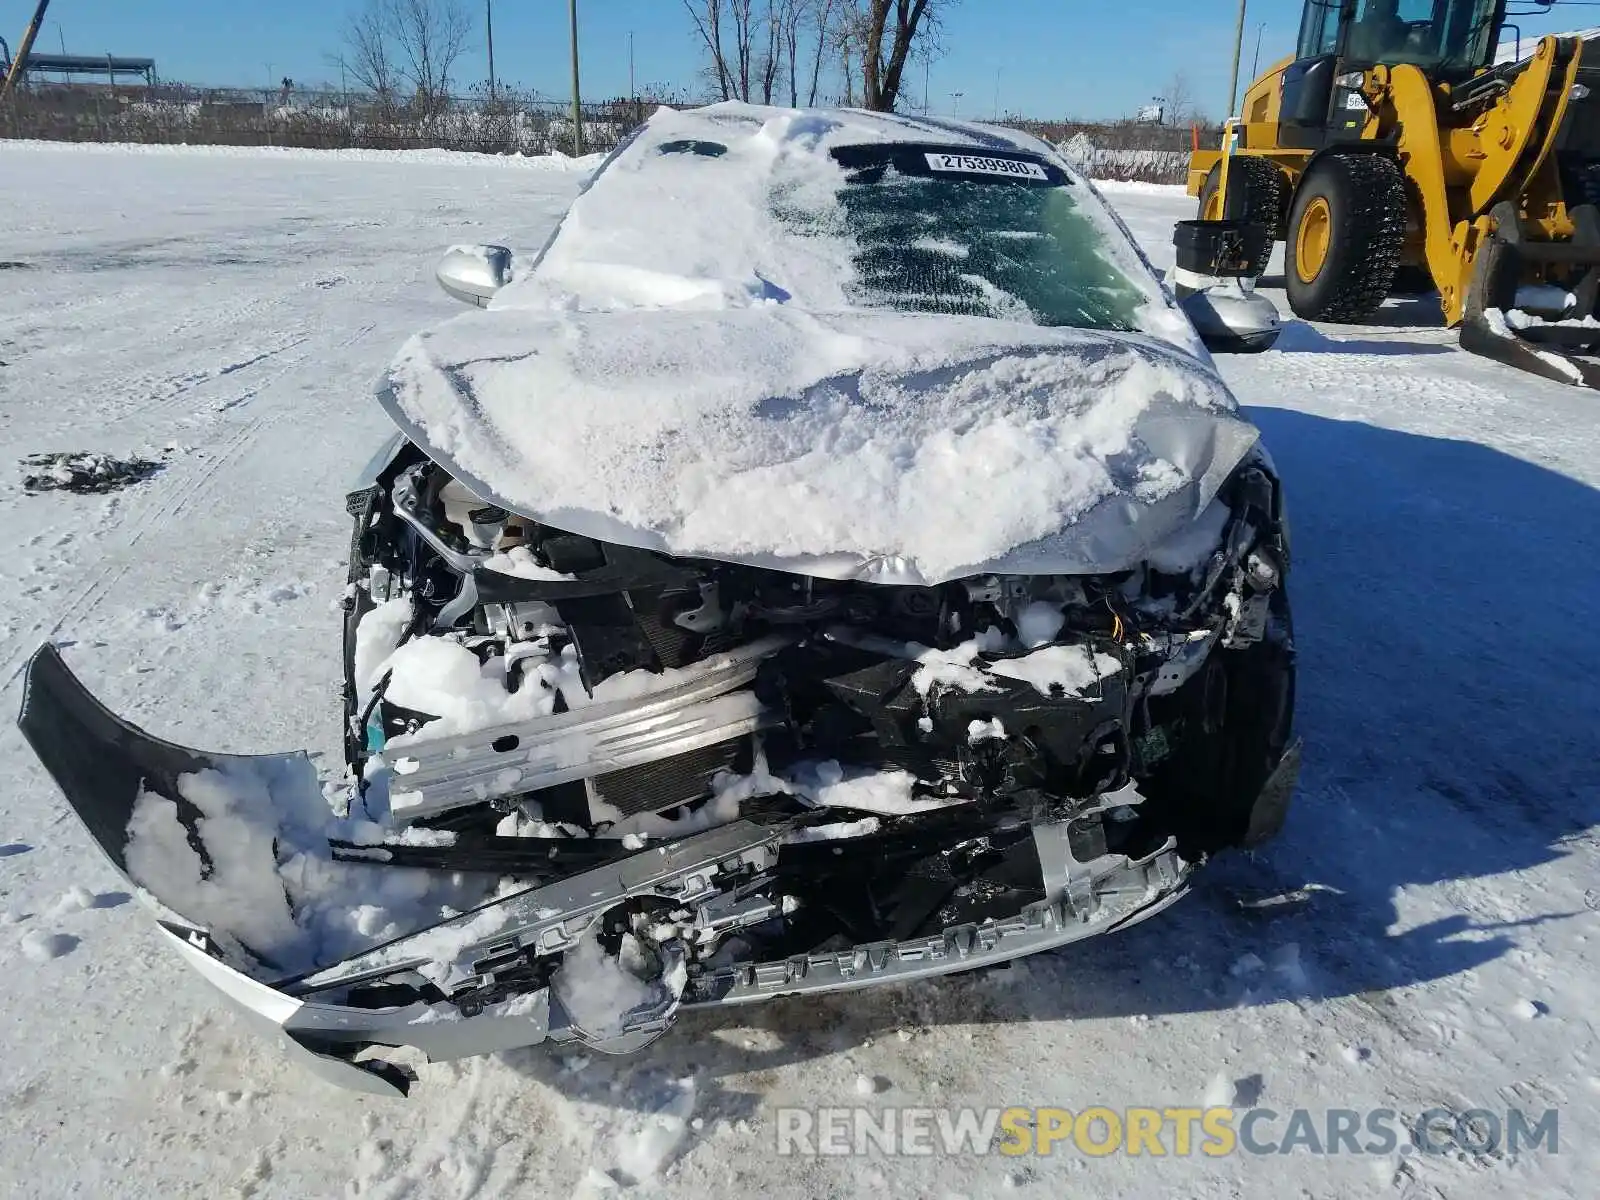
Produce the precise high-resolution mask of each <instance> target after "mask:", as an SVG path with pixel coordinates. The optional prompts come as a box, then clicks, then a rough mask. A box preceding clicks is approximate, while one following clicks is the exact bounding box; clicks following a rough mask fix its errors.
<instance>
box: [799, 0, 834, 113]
mask: <svg viewBox="0 0 1600 1200" xmlns="http://www.w3.org/2000/svg"><path fill="white" fill-rule="evenodd" d="M806 7H807V8H808V9H809V12H810V15H811V26H812V33H813V35H814V36H815V37H816V45H815V47H814V53H813V55H812V58H811V90H810V92H809V93H808V98H807V100H806V105H807V107H810V108H815V107H816V104H817V90H818V86H819V85H820V84H821V82H822V56H823V55H824V54H825V53H826V52H827V49H828V43H829V42H831V41H833V40H834V36H835V30H836V29H837V27H838V24H839V15H840V0H809V3H808V4H807V5H806Z"/></svg>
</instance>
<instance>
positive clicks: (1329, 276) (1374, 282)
mask: <svg viewBox="0 0 1600 1200" xmlns="http://www.w3.org/2000/svg"><path fill="white" fill-rule="evenodd" d="M1405 233H1406V190H1405V180H1404V177H1403V176H1402V175H1401V174H1400V168H1399V166H1397V165H1396V164H1395V163H1394V161H1393V160H1392V159H1389V158H1386V157H1384V156H1383V155H1382V154H1373V153H1361V154H1331V155H1329V156H1328V157H1326V158H1323V159H1321V160H1320V161H1318V162H1317V164H1316V165H1315V166H1313V167H1312V169H1311V171H1310V172H1309V173H1308V174H1307V175H1306V178H1305V179H1304V180H1303V181H1302V182H1301V184H1300V188H1299V190H1298V191H1297V192H1296V193H1295V198H1294V207H1293V208H1292V210H1291V211H1290V213H1289V229H1288V236H1287V239H1286V245H1285V249H1284V263H1283V277H1284V284H1285V287H1286V290H1287V291H1288V293H1289V306H1290V307H1291V308H1292V309H1294V313H1295V316H1297V317H1301V318H1303V319H1305V320H1308V321H1332V322H1336V323H1357V322H1360V321H1364V320H1366V319H1367V318H1368V317H1370V316H1371V315H1372V314H1373V313H1374V312H1376V311H1377V310H1378V307H1379V306H1380V305H1381V304H1382V303H1383V302H1384V300H1385V298H1387V297H1388V295H1389V292H1390V290H1391V289H1392V288H1393V287H1394V282H1395V276H1396V274H1397V273H1398V271H1399V269H1400V253H1401V249H1402V246H1403V243H1404V241H1405Z"/></svg>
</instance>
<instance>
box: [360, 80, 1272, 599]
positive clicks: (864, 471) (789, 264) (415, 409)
mask: <svg viewBox="0 0 1600 1200" xmlns="http://www.w3.org/2000/svg"><path fill="white" fill-rule="evenodd" d="M862 146H868V147H871V146H888V147H896V146H904V147H914V148H916V151H915V153H916V154H917V155H921V154H922V149H923V148H924V147H949V148H953V149H955V150H958V151H959V150H961V149H963V148H970V150H971V152H972V154H973V156H974V157H977V158H983V159H985V160H986V161H985V162H984V163H980V164H978V165H977V166H976V168H975V169H976V170H977V171H978V172H979V173H980V174H981V173H983V172H985V171H987V172H990V173H994V174H998V173H1000V172H1002V171H1006V170H1013V169H1015V168H1014V167H1010V166H1007V165H1005V164H1000V165H996V164H995V163H994V162H992V161H989V160H992V158H993V156H996V155H999V156H1002V157H1009V158H1011V159H1014V160H1019V161H1021V160H1026V161H1028V162H1032V163H1034V164H1035V168H1036V169H1037V170H1040V171H1042V172H1044V173H1043V174H1042V175H1041V176H1034V177H1033V181H1032V182H1029V183H1026V184H1025V185H1024V186H1023V187H1022V188H995V189H994V190H993V191H992V192H991V191H990V190H988V189H987V188H983V187H978V186H972V187H945V188H941V189H938V190H937V194H938V195H939V196H941V197H942V198H943V199H944V200H946V201H949V202H950V203H951V204H958V203H969V204H970V205H971V206H972V208H971V210H970V211H969V212H968V213H967V214H966V217H965V226H964V229H963V230H958V232H963V233H965V234H966V235H968V236H970V237H971V238H983V237H988V236H989V235H990V234H991V233H993V232H995V226H994V222H993V220H992V219H991V217H990V215H989V204H990V199H991V197H993V198H994V200H995V202H996V203H1000V204H1002V205H1003V204H1004V203H1005V202H1006V200H1007V198H1008V197H1009V198H1010V199H1011V200H1014V201H1016V202H1017V204H1018V205H1020V206H1021V207H1022V208H1023V209H1025V210H1026V212H1027V213H1028V214H1031V217H1030V219H1036V220H1037V222H1038V225H1037V227H1036V228H1035V229H1033V230H1031V231H1030V230H1028V229H1014V228H1012V226H1011V225H1005V224H1004V223H1002V227H1001V228H999V230H998V233H999V235H1000V236H1002V237H1004V236H1012V235H1014V234H1015V235H1019V236H1023V237H1027V238H1033V239H1036V244H1037V245H1041V246H1043V247H1044V249H1043V251H1041V253H1044V254H1045V255H1046V257H1047V258H1048V257H1050V256H1051V255H1054V254H1056V253H1057V250H1058V249H1060V247H1058V245H1057V243H1058V242H1062V241H1070V242H1071V243H1072V244H1071V245H1070V246H1066V247H1065V249H1063V250H1061V254H1062V255H1063V256H1064V257H1063V258H1062V261H1061V262H1060V263H1059V264H1058V263H1055V262H1054V261H1052V262H1050V263H1047V264H1046V265H1045V266H1044V267H1043V268H1041V269H1040V271H1039V276H1040V277H1041V278H1042V279H1043V280H1044V282H1045V284H1049V285H1052V286H1054V285H1053V283H1052V281H1059V280H1063V279H1064V280H1066V281H1067V282H1066V284H1065V285H1062V286H1055V287H1054V291H1053V292H1052V291H1051V287H1050V286H1042V285H1041V287H1040V288H1039V292H1040V294H1041V295H1042V296H1044V297H1045V299H1043V300H1041V301H1039V302H1040V303H1059V304H1062V305H1065V311H1066V314H1067V316H1068V317H1069V318H1070V317H1071V316H1072V315H1073V313H1074V312H1075V311H1076V310H1074V309H1073V308H1072V305H1073V303H1075V300H1074V297H1075V296H1077V295H1078V293H1080V292H1081V293H1084V297H1083V299H1084V304H1085V305H1086V307H1085V309H1084V311H1085V312H1086V313H1087V314H1088V315H1089V316H1090V317H1091V318H1093V319H1089V320H1085V321H1084V322H1083V325H1084V326H1085V327H1077V325H1076V323H1075V322H1074V321H1073V320H1070V319H1066V320H1052V321H1039V320H1035V319H1034V314H1033V312H1032V311H1031V309H1032V302H1029V303H1027V304H1023V303H1021V302H1019V301H1018V300H1017V298H1016V297H1015V296H1012V295H1008V294H1005V289H1004V288H1000V287H996V286H992V285H990V284H989V281H987V280H982V279H979V280H977V282H976V283H975V284H974V285H973V288H972V289H971V290H972V291H974V292H975V293H976V294H977V295H978V296H979V302H978V303H976V304H975V305H972V306H968V307H966V308H962V307H956V308H955V309H954V310H953V311H952V310H951V309H949V308H938V307H935V308H933V309H931V310H930V309H929V308H926V307H920V306H919V305H920V304H922V302H923V301H924V300H925V299H926V297H924V296H919V295H916V294H910V295H907V293H915V292H916V291H917V287H918V278H917V277H916V276H915V273H914V272H911V273H902V274H901V275H899V276H894V278H895V284H894V286H895V287H897V288H899V289H900V290H899V291H898V292H896V293H895V294H893V295H891V296H890V297H889V299H888V302H885V303H871V302H867V303H863V302H862V296H861V290H860V287H859V284H860V280H861V277H862V275H864V274H865V273H867V271H868V269H877V268H879V267H882V266H883V263H884V260H883V258H881V257H880V258H878V259H873V260H870V261H867V265H866V266H865V267H864V266H863V265H862V264H863V261H864V260H865V255H864V254H863V247H862V244H861V241H860V240H858V238H857V236H856V234H857V232H858V230H857V229H856V228H854V227H852V226H851V225H850V224H849V223H848V222H838V221H832V220H831V217H832V215H833V214H834V210H836V209H840V208H843V207H844V203H843V201H842V200H841V198H840V196H841V192H842V191H843V190H844V189H845V188H846V186H847V185H850V180H849V177H848V173H847V171H846V169H845V168H844V167H843V166H841V164H840V162H839V161H837V160H836V159H835V158H834V157H833V153H832V152H833V151H834V150H836V149H839V148H844V147H862ZM908 153H910V152H908ZM846 157H848V155H847V156H846ZM857 157H859V154H858V155H857ZM869 157H870V155H869ZM905 161H906V163H907V165H909V166H910V167H911V168H913V170H914V169H915V168H916V167H917V166H918V164H917V163H916V161H915V158H912V159H908V160H905ZM1041 164H1042V165H1041ZM1046 166H1047V168H1048V169H1047V170H1046V169H1045V168H1046ZM900 167H901V160H896V164H895V172H894V178H895V182H896V186H900V185H901V184H904V185H905V186H906V187H908V188H909V187H913V186H914V185H915V184H917V183H919V182H920V181H917V180H914V179H911V177H907V176H902V175H901V173H900ZM927 169H929V170H930V171H931V170H934V169H935V168H933V167H932V166H931V164H930V165H929V167H928V168H927ZM930 178H931V176H930ZM908 180H910V181H909V182H908ZM1013 182H1014V181H1013ZM1036 185H1040V186H1036ZM852 186H853V185H852ZM864 186H873V185H870V184H869V185H864ZM1030 189H1031V190H1030ZM1025 193H1026V194H1025ZM962 197H965V199H964V200H963V199H962ZM855 199H857V200H859V199H860V197H859V196H857V197H855ZM1029 206H1031V207H1029ZM938 211H939V210H935V211H934V213H933V217H934V218H937V216H938ZM819 214H820V219H817V218H818V216H819ZM927 215H928V213H927V211H926V210H925V209H923V208H918V207H916V206H915V204H913V205H912V207H911V209H910V217H911V219H912V220H913V221H916V220H921V219H923V218H924V217H925V216H927ZM890 217H891V223H890V225H889V227H888V232H887V234H884V235H883V236H884V237H885V238H886V239H887V240H886V241H885V243H884V247H883V248H884V250H885V252H886V253H887V255H888V259H889V261H888V266H887V268H885V269H886V270H887V271H888V273H889V274H890V275H894V271H895V269H896V265H897V259H898V257H899V251H900V249H901V248H902V247H903V246H906V245H914V244H915V243H916V242H917V241H919V240H922V239H918V238H915V237H906V238H903V239H902V238H899V237H898V235H897V232H896V229H897V227H896V226H894V225H893V224H892V222H893V220H898V219H899V214H898V213H891V215H890ZM1060 228H1068V229H1069V231H1070V235H1069V236H1067V237H1065V238H1062V237H1058V236H1057V230H1058V229H1060ZM927 240H929V242H930V247H929V248H927V249H925V250H924V252H923V257H922V258H921V259H918V260H917V261H918V262H919V263H921V264H922V265H923V266H927V264H929V263H930V262H933V259H930V258H929V257H928V256H929V255H933V256H934V257H935V258H937V256H939V255H947V256H948V258H949V259H950V260H951V261H956V262H957V263H958V265H957V266H956V267H955V268H948V267H945V268H939V267H938V266H937V264H936V263H935V265H934V266H933V267H929V268H928V270H930V271H934V272H935V273H938V272H939V271H941V270H942V272H943V273H942V274H941V275H940V276H939V278H940V280H941V281H942V282H943V283H946V284H948V282H949V281H950V280H951V279H954V280H956V281H957V286H958V287H959V284H960V281H963V280H968V279H970V278H972V277H971V276H969V275H967V274H965V273H964V272H965V271H966V268H965V267H964V266H961V265H959V264H960V261H961V260H964V257H965V253H966V247H964V246H959V245H958V246H954V247H949V246H947V245H946V244H945V243H946V242H948V240H949V239H948V238H946V239H943V240H941V239H937V238H933V239H927ZM985 253H986V254H989V253H990V252H989V250H988V249H987V248H986V249H985ZM990 257H991V259H994V260H996V261H998V259H999V258H1000V257H1003V256H1002V255H1000V254H999V253H998V252H995V253H993V254H990ZM1010 257H1011V258H1012V259H1013V260H1015V261H1022V260H1025V259H1027V256H1026V255H1025V254H1023V255H1011V256H1010ZM1030 261H1031V260H1030ZM919 269H920V268H919ZM1008 269H1009V268H1008ZM1030 278H1031V277H1030ZM1083 281H1088V282H1087V283H1086V284H1085V283H1084V282H1083ZM1022 286H1024V288H1025V287H1026V286H1031V284H1030V282H1029V279H1024V280H1022ZM933 290H936V289H933ZM996 294H999V295H998V298H996ZM934 299H935V300H936V301H938V302H940V303H942V302H943V298H942V297H940V296H936V297H934ZM901 300H906V301H908V303H898V302H897V301H901ZM869 301H870V297H869ZM991 301H992V304H991V303H990V302H991ZM963 303H965V300H963ZM990 309H992V311H990ZM381 399H382V400H383V403H384V405H385V407H386V408H387V410H388V411H389V413H390V415H391V416H392V417H393V418H394V420H395V421H396V423H397V424H398V425H399V427H400V428H401V430H402V431H403V432H404V433H405V434H406V436H408V437H409V438H411V439H412V441H414V442H416V443H417V444H418V445H419V446H420V447H421V448H422V449H423V450H424V451H425V452H426V453H427V454H428V455H429V456H430V457H432V458H433V459H434V460H435V461H436V462H439V463H440V464H441V465H443V466H444V467H445V468H446V469H447V470H449V471H450V472H451V473H452V474H453V475H455V476H456V478H458V479H460V480H461V481H462V482H463V483H464V484H465V485H466V486H468V487H469V488H471V489H472V490H473V492H474V493H476V494H477V495H479V496H480V497H482V498H483V499H484V500H486V501H489V502H492V503H495V504H499V505H501V506H503V507H505V508H507V509H510V510H512V511H514V512H518V513H521V514H523V515H525V516H528V517H530V518H533V519H535V520H539V521H542V522H544V523H546V524H549V525H552V526H554V527H556V528H559V529H564V530H567V531H568V532H572V533H578V534H583V535H586V536H589V537H594V538H599V539H601V540H604V541H610V542H617V543H622V544H627V545H633V546H639V547H642V548H645V549H650V550H656V551H660V552H663V553H667V554H676V555H686V556H697V557H704V558H714V559H723V560H725V561H730V562H741V563H747V564H750V565H755V566H764V567H773V568H777V569H782V570H789V571H794V572H797V573H801V574H809V575H816V576H823V577H829V578H854V579H864V580H872V581H876V582H881V583H894V584H932V583H938V582H941V581H944V580H948V579H953V578H958V577H960V576H962V575H967V574H977V573H980V572H984V571H991V570H992V571H1009V572H1016V573H1025V572H1026V573H1095V572H1105V571H1114V570H1122V569H1126V568H1127V567H1130V566H1132V565H1134V564H1136V563H1138V562H1140V561H1144V559H1145V557H1146V556H1147V555H1148V554H1149V553H1150V552H1151V551H1152V550H1153V549H1154V548H1155V547H1156V546H1157V545H1158V544H1159V543H1161V542H1162V541H1163V539H1166V538H1169V537H1172V536H1176V535H1177V534H1179V533H1180V532H1181V531H1182V530H1183V529H1185V528H1186V527H1187V526H1188V525H1189V524H1190V523H1191V522H1193V520H1194V519H1195V518H1196V517H1197V516H1198V515H1199V514H1200V513H1201V512H1202V511H1203V510H1204V509H1205V508H1206V506H1207V505H1208V504H1209V503H1210V502H1211V500H1212V498H1213V497H1214V495H1215V493H1216V490H1217V488H1218V487H1219V486H1220V485H1221V483H1222V482H1223V480H1224V479H1225V478H1226V476H1227V474H1228V473H1229V472H1230V471H1231V470H1232V469H1233V467H1234V466H1236V465H1237V464H1238V462H1239V461H1240V460H1241V459H1242V458H1243V456H1244V455H1245V454H1246V453H1248V452H1249V450H1250V448H1251V447H1252V446H1253V445H1254V443H1255V440H1256V432H1255V430H1254V428H1253V427H1252V426H1251V425H1250V424H1249V423H1248V422H1247V421H1245V420H1244V419H1243V418H1241V417H1240V416H1239V414H1238V411H1237V406H1236V405H1235V403H1234V401H1233V399H1232V397H1231V396H1230V395H1229V393H1228V391H1227V389H1226V387H1225V386H1224V385H1223V383H1222V382H1221V380H1220V379H1219V378H1218V376H1217V374H1216V372H1215V369H1214V367H1213V366H1212V365H1211V363H1210V360H1209V357H1208V356H1207V355H1206V353H1205V351H1204V349H1203V348H1202V347H1201V346H1200V343H1199V341H1198V339H1197V338H1196V336H1195V333H1194V330H1193V328H1192V327H1191V326H1190V325H1189V323H1188V321H1187V320H1186V319H1185V318H1184V317H1183V315H1182V313H1181V311H1180V310H1178V309H1177V308H1176V306H1175V305H1174V304H1173V302H1172V300H1171V298H1170V296H1169V295H1168V293H1167V292H1166V291H1165V289H1164V288H1163V287H1162V286H1161V284H1160V282H1159V281H1158V280H1157V279H1156V277H1155V275H1154V273H1153V272H1152V271H1151V270H1150V268H1149V266H1148V264H1147V263H1146V262H1145V260H1144V259H1143V257H1142V256H1141V255H1140V253H1139V252H1138V251H1137V250H1136V249H1135V247H1134V245H1133V242H1132V239H1131V238H1130V237H1129V236H1128V235H1127V232H1126V230H1125V229H1124V228H1123V227H1122V226H1121V225H1120V223H1119V222H1118V221H1117V220H1116V218H1115V217H1113V216H1112V215H1111V213H1110V211H1109V209H1108V208H1107V207H1106V206H1105V205H1104V203H1103V202H1102V201H1101V199H1100V197H1099V195H1098V194H1097V193H1096V192H1095V191H1094V190H1093V188H1092V187H1091V186H1090V185H1089V184H1088V183H1087V182H1086V181H1085V180H1083V179H1082V178H1081V177H1080V176H1078V175H1077V174H1076V173H1075V172H1073V171H1072V170H1071V168H1070V167H1068V166H1067V164H1065V163H1064V162H1062V161H1061V160H1060V159H1059V158H1058V157H1057V156H1056V155H1055V154H1054V152H1053V151H1051V150H1050V148H1049V147H1048V146H1046V145H1044V144H1043V143H1042V142H1039V141H1037V140H1036V139H1034V138H1031V137H1029V136H1027V135H1024V134H1018V133H1012V132H1009V131H1002V130H992V129H989V128H987V127H984V126H978V125H967V124H957V123H952V122H945V121H936V120H928V119H924V118H918V117H903V116H890V115H881V114H874V113H860V112H854V111H843V112H840V111H831V110H830V111H809V110H808V111H800V110H787V109H772V108H759V107H754V106H749V105H742V104H721V105H714V106H711V107H709V108H705V109H699V110H695V111H691V112H676V111H672V110H661V111H659V112H657V113H656V114H655V115H654V116H653V117H652V118H651V119H650V120H649V121H648V122H647V123H646V125H645V126H644V128H643V129H642V130H641V131H640V132H639V133H638V134H637V135H636V136H635V137H634V138H633V139H632V140H631V141H630V142H629V143H628V144H627V145H626V146H625V147H623V148H622V149H621V150H619V151H618V153H617V154H615V155H613V156H612V157H611V158H609V159H608V160H607V162H606V163H605V165H604V166H603V168H602V169H601V171H600V172H599V173H598V174H597V176H596V177H595V179H594V180H593V181H592V182H591V184H590V186H588V187H587V188H586V190H585V191H584V192H583V194H581V195H580V196H579V197H578V199H577V200H576V201H575V203H574V204H573V206H572V208H571V209H570V210H569V211H568V213H567V215H566V217H565V218H564V219H563V221H562V223H561V225H560V227H559V229H558V230H557V232H556V234H555V235H554V236H553V237H552V239H551V240H550V241H549V242H548V243H547V244H546V246H545V248H544V250H543V252H542V254H541V255H540V256H539V258H538V260H537V264H536V265H535V266H533V267H532V268H531V269H530V268H529V267H528V266H526V265H524V264H523V263H521V262H519V265H518V268H517V270H516V278H515V279H514V281H513V282H512V283H510V284H508V285H507V286H506V287H504V288H502V289H501V290H500V292H498V293H497V294H496V295H495V297H494V299H493V300H492V301H491V302H490V304H489V306H488V308H487V309H485V310H481V311H479V310H474V311H472V312H469V313H466V314H464V315H462V316H460V317H457V318H456V319H455V320H452V321H448V322H446V323H445V324H443V325H441V326H439V327H437V328H435V329H432V330H429V331H426V332H424V333H423V334H420V335H418V336H417V337H415V338H413V339H411V340H410V341H409V342H408V343H407V344H406V345H405V346H404V347H403V348H402V350H401V352H400V354H399V355H398V357H397V358H396V359H395V361H394V363H393V364H392V366H391V368H390V371H389V373H388V376H387V379H386V381H385V384H384V387H383V389H382V391H381Z"/></svg>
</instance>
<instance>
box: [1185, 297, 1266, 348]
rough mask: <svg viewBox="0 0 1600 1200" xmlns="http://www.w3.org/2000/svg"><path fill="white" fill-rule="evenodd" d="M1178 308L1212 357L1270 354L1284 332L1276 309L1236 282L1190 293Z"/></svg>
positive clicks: (1264, 298) (1263, 298)
mask: <svg viewBox="0 0 1600 1200" xmlns="http://www.w3.org/2000/svg"><path fill="white" fill-rule="evenodd" d="M1178 304H1179V306H1180V307H1182V309H1183V311H1184V314H1185V315H1186V316H1187V317H1188V318H1189V323H1190V324H1191V325H1193V326H1194V330H1195V332H1196V333H1198V334H1199V335H1200V340H1201V341H1202V342H1204V343H1205V347H1206V349H1207V350H1209V351H1211V353H1213V354H1258V353H1260V352H1261V351H1263V350H1270V349H1271V348H1272V344H1273V343H1274V342H1276V341H1277V340H1278V334H1279V333H1281V332H1282V331H1283V326H1282V322H1281V321H1280V319H1279V317H1278V309H1277V306H1276V305H1274V304H1273V303H1272V301H1271V300H1268V299H1267V298H1266V297H1265V296H1263V295H1261V294H1259V293H1258V292H1256V291H1255V290H1254V289H1253V288H1248V289H1247V288H1245V287H1243V286H1241V285H1240V282H1239V281H1238V280H1237V279H1223V280H1218V281H1217V282H1216V283H1215V284H1212V285H1211V286H1210V287H1207V288H1204V289H1203V290H1201V291H1198V292H1189V293H1188V294H1187V295H1184V296H1182V297H1181V298H1180V299H1179V300H1178Z"/></svg>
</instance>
